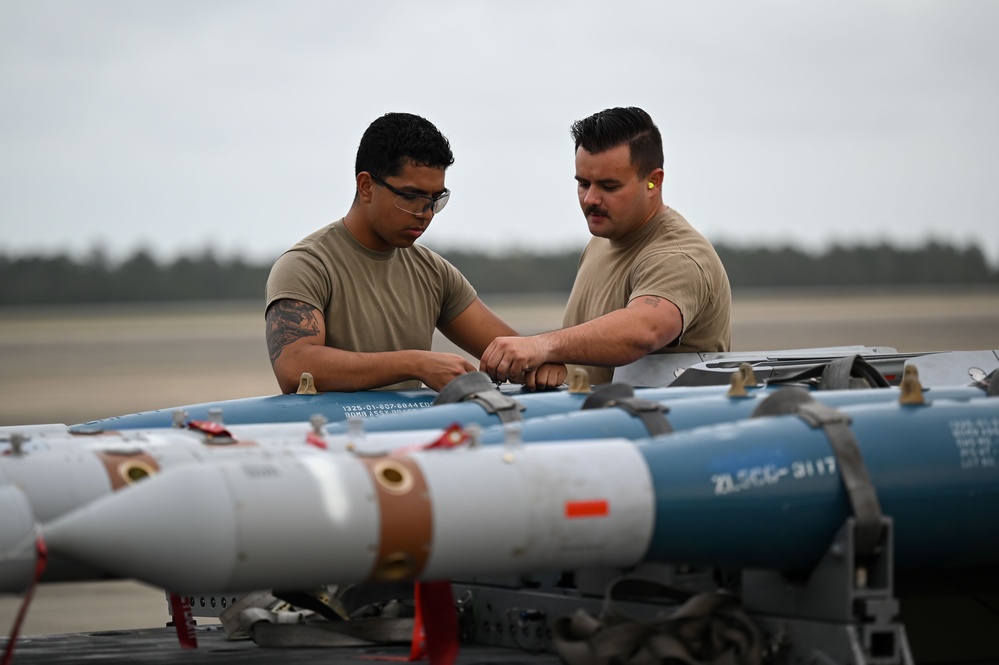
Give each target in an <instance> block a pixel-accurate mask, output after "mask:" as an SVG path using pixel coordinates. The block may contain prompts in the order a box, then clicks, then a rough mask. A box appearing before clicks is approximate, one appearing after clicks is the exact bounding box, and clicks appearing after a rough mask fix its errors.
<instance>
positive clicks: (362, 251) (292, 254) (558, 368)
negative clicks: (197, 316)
mask: <svg viewBox="0 0 999 665" xmlns="http://www.w3.org/2000/svg"><path fill="white" fill-rule="evenodd" d="M453 163H454V156H453V154H452V153H451V147H450V144H449V143H448V140H447V138H445V137H444V135H443V134H441V133H440V131H439V130H438V129H437V128H436V127H435V126H434V125H433V124H432V123H430V122H429V121H427V120H426V119H424V118H421V117H419V116H416V115H412V114H408V113H388V114H386V115H384V116H382V117H381V118H378V119H377V120H375V121H374V122H373V123H371V125H370V126H369V127H368V129H367V130H366V131H365V132H364V134H363V136H362V137H361V142H360V145H359V146H358V150H357V158H356V161H355V165H354V167H355V168H354V173H355V184H356V192H355V195H354V201H353V204H352V205H351V207H350V210H348V212H347V214H346V216H345V217H344V218H343V219H340V220H338V221H336V222H333V223H332V224H329V225H328V226H326V227H324V228H322V229H319V230H318V231H316V232H314V233H312V234H311V235H309V236H307V237H306V238H305V239H303V240H302V241H301V242H299V243H298V244H297V245H295V246H294V247H292V248H291V249H290V250H288V251H287V252H285V253H284V254H282V255H281V256H280V257H279V258H278V260H277V261H276V262H275V264H274V266H273V267H272V268H271V273H270V276H269V278H268V280H267V290H266V302H267V309H266V321H267V348H268V351H269V353H270V357H271V366H272V367H273V368H274V374H275V376H276V377H277V380H278V383H279V384H280V386H281V390H282V391H283V392H285V393H288V392H293V391H294V390H296V389H297V387H298V385H299V379H300V377H301V374H302V373H303V372H309V373H311V374H312V376H313V378H314V380H315V383H316V389H317V390H319V391H321V392H330V391H355V390H368V389H375V388H392V389H408V388H418V387H420V386H421V384H425V385H426V386H428V387H429V388H432V389H434V390H440V389H441V388H443V387H444V386H445V385H447V383H448V382H450V381H451V380H452V379H454V378H455V377H457V376H459V375H461V374H465V373H466V372H473V371H475V370H476V367H474V366H473V365H472V364H470V363H469V362H468V361H467V360H465V359H464V358H463V357H462V356H460V355H457V354H453V353H440V352H434V351H431V342H432V339H433V333H434V329H435V328H437V329H439V330H440V331H441V332H442V333H443V334H444V335H445V336H446V337H447V338H448V339H450V340H451V341H452V342H454V343H455V344H457V345H458V346H459V347H460V348H462V349H464V350H465V351H466V352H468V353H469V354H471V355H472V356H474V357H476V358H478V357H479V356H481V354H482V352H483V351H484V350H485V348H486V347H487V346H488V345H489V343H490V342H491V341H492V340H493V339H495V338H496V337H499V336H510V335H516V334H517V332H516V331H514V330H513V329H512V328H511V327H510V326H508V325H507V324H506V323H504V322H503V320H502V319H500V318H499V317H498V316H497V315H496V314H495V313H494V312H493V311H492V310H490V309H489V308H488V307H486V305H485V304H484V303H483V302H482V301H481V300H480V299H479V298H478V296H477V295H476V293H475V289H473V288H472V286H471V284H469V283H468V280H467V279H465V277H464V276H463V275H462V274H461V273H460V272H459V271H458V269H457V268H455V267H454V266H452V265H451V264H450V263H448V262H447V261H446V260H444V259H443V258H442V257H441V256H439V255H438V254H436V253H435V252H433V251H431V250H430V249H427V248H426V247H424V246H422V245H419V244H416V241H417V240H418V239H419V238H420V236H422V235H423V233H424V232H425V231H426V230H427V227H428V226H429V225H430V222H431V221H432V220H433V217H434V215H435V214H437V213H438V212H440V211H441V210H443V209H444V206H445V205H447V202H448V198H449V197H450V194H451V193H450V191H449V190H448V189H447V188H446V187H445V186H444V172H445V170H446V169H447V168H448V167H449V166H451V164H453ZM565 376H566V368H565V366H564V365H557V364H547V365H544V366H542V367H539V368H537V369H536V370H534V371H531V372H526V373H522V374H521V375H519V376H517V377H511V379H512V380H514V381H516V382H519V383H524V384H525V385H526V386H527V387H528V388H531V389H535V388H549V387H555V386H558V385H561V384H562V382H563V380H564V379H565Z"/></svg>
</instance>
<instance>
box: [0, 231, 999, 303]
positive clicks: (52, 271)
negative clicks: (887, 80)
mask: <svg viewBox="0 0 999 665" xmlns="http://www.w3.org/2000/svg"><path fill="white" fill-rule="evenodd" d="M716 247H717V249H718V254H719V255H720V256H721V258H722V261H723V262H724V263H725V267H726V269H727V270H728V275H729V280H730V281H731V283H732V287H733V289H734V290H736V291H738V290H740V289H766V288H787V287H796V288H810V287H815V288H818V287H825V288H836V287H840V288H847V287H864V286H872V287H913V286H927V287H937V286H956V285H969V286H970V285H999V268H993V267H991V266H990V265H989V263H988V261H987V260H986V259H985V256H984V255H983V254H982V252H981V251H980V250H979V249H978V248H976V247H969V248H958V247H952V246H948V245H944V244H940V243H937V242H929V243H927V244H926V245H924V246H923V247H919V248H915V249H900V248H897V247H893V246H890V245H887V244H882V245H875V246H854V247H846V246H835V247H832V248H831V249H829V250H827V251H826V252H824V253H821V254H811V253H808V252H804V251H802V250H800V249H795V248H791V247H783V248H776V249H774V248H737V247H732V246H728V245H725V244H719V245H716ZM441 253H442V254H443V255H444V256H445V257H447V258H448V259H449V260H450V261H451V262H452V263H454V265H455V266H457V267H458V268H459V269H460V270H461V271H462V272H463V273H464V274H465V275H466V276H467V277H468V279H469V281H470V282H471V283H472V284H473V285H474V286H475V288H476V289H477V290H478V291H479V292H480V293H483V294H490V293H543V292H563V293H565V292H568V291H569V289H570V288H571V287H572V281H573V278H574V276H575V274H576V264H577V261H578V259H579V252H578V251H575V250H574V251H564V252H558V253H548V254H545V253H528V252H509V253H506V254H503V255H493V254H487V253H484V252H461V251H442V252H441ZM269 270H270V264H269V263H267V264H253V263H247V262H244V261H241V260H239V259H222V258H218V257H216V256H215V255H214V254H212V253H211V252H206V253H204V254H201V255H200V256H196V257H182V258H178V259H176V260H174V261H172V262H158V261H156V260H154V259H153V257H152V256H151V255H150V253H149V252H146V251H142V250H140V251H137V252H136V253H134V254H133V255H132V256H131V257H129V258H128V259H126V260H124V261H120V262H112V261H109V260H108V259H107V257H106V256H104V255H103V254H102V253H100V252H94V253H92V254H91V255H90V256H89V257H87V258H84V259H73V258H70V257H67V256H8V255H6V254H0V305H48V304H71V303H109V302H149V301H168V300H173V301H185V300H237V299H238V300H245V299H254V298H261V299H262V298H263V293H264V284H265V282H266V281H267V273H268V272H269Z"/></svg>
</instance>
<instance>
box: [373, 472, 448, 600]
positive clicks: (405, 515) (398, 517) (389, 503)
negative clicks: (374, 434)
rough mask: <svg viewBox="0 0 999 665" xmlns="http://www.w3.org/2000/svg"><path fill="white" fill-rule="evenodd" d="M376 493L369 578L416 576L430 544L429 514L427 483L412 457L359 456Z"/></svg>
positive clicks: (397, 578) (431, 535) (397, 579)
mask: <svg viewBox="0 0 999 665" xmlns="http://www.w3.org/2000/svg"><path fill="white" fill-rule="evenodd" d="M360 459H362V460H363V461H364V464H365V465H366V466H367V468H368V471H369V472H370V473H371V477H372V480H373V481H374V485H375V488H376V491H377V493H378V510H379V514H380V516H381V533H380V537H379V546H378V554H377V556H376V558H375V566H374V569H373V570H372V571H371V579H372V580H374V581H378V582H394V581H399V580H406V579H413V578H416V577H419V575H420V573H421V572H423V568H424V567H425V566H426V563H427V559H428V558H429V556H430V549H431V546H432V544H433V513H432V511H431V506H430V493H429V492H428V490H427V483H426V480H425V479H424V477H423V474H422V473H421V471H420V467H419V466H417V465H416V462H414V461H413V460H412V459H410V458H408V457H402V456H387V457H362V458H360Z"/></svg>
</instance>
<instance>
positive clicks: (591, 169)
mask: <svg viewBox="0 0 999 665" xmlns="http://www.w3.org/2000/svg"><path fill="white" fill-rule="evenodd" d="M571 133H572V138H573V140H574V141H575V144H576V190H577V195H578V197H579V205H580V207H581V208H582V210H583V214H584V215H585V217H586V223H587V226H588V227H589V229H590V233H591V234H592V235H593V236H594V237H593V238H591V239H590V242H589V244H588V245H587V246H586V248H585V249H584V250H583V254H582V256H581V257H580V259H579V269H578V272H577V273H576V282H575V284H573V287H572V293H571V294H570V295H569V302H568V303H567V304H566V308H565V313H564V315H563V320H562V325H563V328H562V329H561V330H555V331H552V332H547V333H542V334H540V335H532V336H529V337H500V338H497V339H495V340H493V342H492V343H491V344H490V345H489V348H487V349H486V351H485V353H484V354H483V355H482V358H481V363H480V368H481V369H482V371H484V372H487V373H488V374H490V375H491V376H493V377H494V378H496V377H502V376H507V375H509V376H517V375H518V373H520V372H524V371H529V370H530V369H531V368H535V367H538V366H540V365H541V363H543V362H556V363H573V364H575V365H579V366H583V367H584V368H585V369H586V370H587V371H588V372H589V374H590V380H591V382H592V383H594V384H599V383H607V382H609V381H610V380H611V378H612V377H613V373H614V368H615V367H620V366H622V365H627V364H628V363H632V362H634V361H636V360H638V359H639V358H642V357H643V356H645V355H647V354H650V353H670V352H676V353H679V352H689V351H727V350H728V349H729V347H730V346H731V339H732V332H731V322H730V317H731V308H732V294H731V289H730V287H729V282H728V275H727V274H726V273H725V268H724V266H723V265H722V263H721V260H720V259H719V258H718V255H717V254H716V253H715V250H714V248H713V247H712V246H711V243H709V242H708V241H707V240H706V239H705V238H704V237H703V236H702V235H701V234H700V233H698V232H697V231H696V230H695V229H694V228H693V227H692V226H691V225H690V224H689V223H688V222H687V220H685V219H684V218H683V217H681V216H680V214H679V213H678V212H676V211H675V210H672V209H671V208H669V207H668V206H666V205H664V204H663V198H662V188H663V178H664V172H663V145H662V137H661V135H660V134H659V129H658V128H657V127H656V125H655V123H653V122H652V118H651V117H649V114H648V113H646V112H645V111H643V110H642V109H639V108H634V107H629V108H612V109H607V110H605V111H601V112H599V113H596V114H594V115H592V116H590V117H588V118H585V119H583V120H579V121H577V122H575V123H574V124H573V125H572V129H571Z"/></svg>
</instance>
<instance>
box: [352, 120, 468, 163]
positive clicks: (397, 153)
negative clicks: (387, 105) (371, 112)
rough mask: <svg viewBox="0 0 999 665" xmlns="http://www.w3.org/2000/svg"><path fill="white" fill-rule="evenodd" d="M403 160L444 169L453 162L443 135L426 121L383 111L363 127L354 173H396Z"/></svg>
mask: <svg viewBox="0 0 999 665" xmlns="http://www.w3.org/2000/svg"><path fill="white" fill-rule="evenodd" d="M405 162H411V163H412V164H414V165H416V166H431V167H434V168H442V169H446V168H447V167H449V166H451V165H452V164H454V155H453V154H452V153H451V144H450V143H448V140H447V138H446V137H445V136H444V135H443V134H441V132H440V130H439V129H437V128H436V127H435V126H434V125H433V123H432V122H430V121H429V120H427V119H425V118H421V117H420V116H418V115H413V114H412V113H386V114H385V115H383V116H382V117H380V118H378V119H377V120H375V121H374V122H372V123H371V124H370V125H368V128H367V129H366V130H364V134H363V135H362V136H361V143H360V145H358V146H357V159H356V160H355V161H354V175H355V176H356V175H357V174H358V173H360V172H361V171H367V172H368V173H370V174H372V175H374V176H375V177H378V178H387V177H389V176H394V175H399V173H400V172H401V171H402V167H403V164H404V163H405Z"/></svg>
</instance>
